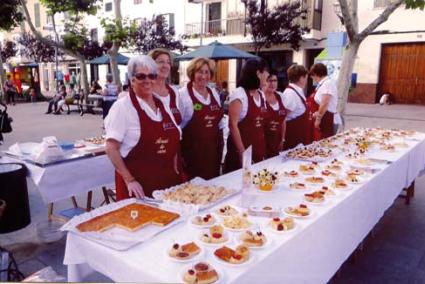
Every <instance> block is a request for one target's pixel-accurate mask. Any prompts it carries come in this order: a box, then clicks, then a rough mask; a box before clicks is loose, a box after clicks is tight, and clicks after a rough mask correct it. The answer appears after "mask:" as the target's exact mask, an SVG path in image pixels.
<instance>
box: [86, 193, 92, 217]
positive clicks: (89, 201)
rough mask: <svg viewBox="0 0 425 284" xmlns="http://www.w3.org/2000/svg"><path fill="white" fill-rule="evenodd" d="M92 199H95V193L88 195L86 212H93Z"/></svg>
mask: <svg viewBox="0 0 425 284" xmlns="http://www.w3.org/2000/svg"><path fill="white" fill-rule="evenodd" d="M92 198H93V191H91V190H90V191H89V192H88V193H87V205H86V211H87V212H90V211H91V202H92Z"/></svg>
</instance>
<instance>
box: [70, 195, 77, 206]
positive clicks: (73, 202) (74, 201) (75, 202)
mask: <svg viewBox="0 0 425 284" xmlns="http://www.w3.org/2000/svg"><path fill="white" fill-rule="evenodd" d="M71 200H72V204H73V205H74V208H78V203H77V199H76V198H75V196H72V197H71Z"/></svg>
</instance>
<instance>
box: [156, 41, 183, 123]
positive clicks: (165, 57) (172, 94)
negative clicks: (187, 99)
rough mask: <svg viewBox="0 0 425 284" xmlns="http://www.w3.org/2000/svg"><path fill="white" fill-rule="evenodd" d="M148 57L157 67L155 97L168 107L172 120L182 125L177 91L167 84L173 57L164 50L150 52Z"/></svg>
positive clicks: (157, 49) (158, 49)
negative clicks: (172, 116)
mask: <svg viewBox="0 0 425 284" xmlns="http://www.w3.org/2000/svg"><path fill="white" fill-rule="evenodd" d="M148 55H149V56H150V57H152V59H153V60H155V62H156V64H157V65H158V78H157V79H156V83H155V84H154V86H153V91H154V93H155V96H156V97H157V98H158V99H160V100H161V101H162V102H163V103H164V104H165V105H167V106H169V107H170V110H171V112H172V113H173V115H174V119H175V120H176V122H177V124H178V125H180V124H181V123H182V116H181V112H180V106H179V102H178V99H177V94H178V90H177V89H175V88H174V87H171V86H170V85H169V84H167V79H168V77H169V76H170V71H171V64H172V62H173V60H172V59H173V57H172V56H171V53H170V52H169V51H168V50H166V49H164V48H156V49H154V50H151V51H150V52H149V54H148Z"/></svg>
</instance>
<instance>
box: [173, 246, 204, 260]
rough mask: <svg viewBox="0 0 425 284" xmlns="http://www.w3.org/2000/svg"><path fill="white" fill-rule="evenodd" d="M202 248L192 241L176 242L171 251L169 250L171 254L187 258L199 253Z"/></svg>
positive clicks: (174, 256)
mask: <svg viewBox="0 0 425 284" xmlns="http://www.w3.org/2000/svg"><path fill="white" fill-rule="evenodd" d="M200 251H201V249H200V248H199V247H198V246H197V245H196V244H195V243H194V242H190V243H187V244H184V245H180V244H178V243H175V244H174V245H173V246H172V247H171V249H170V251H169V252H168V254H169V256H170V257H172V258H176V259H179V260H186V259H190V258H192V257H194V256H195V255H197V254H199V253H200Z"/></svg>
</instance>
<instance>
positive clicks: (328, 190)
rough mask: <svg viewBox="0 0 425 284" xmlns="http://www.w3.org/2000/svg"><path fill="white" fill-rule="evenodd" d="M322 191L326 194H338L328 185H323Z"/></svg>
mask: <svg viewBox="0 0 425 284" xmlns="http://www.w3.org/2000/svg"><path fill="white" fill-rule="evenodd" d="M320 191H323V193H324V195H325V196H334V195H336V194H335V191H333V190H332V189H330V188H329V187H327V186H322V188H321V189H320Z"/></svg>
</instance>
